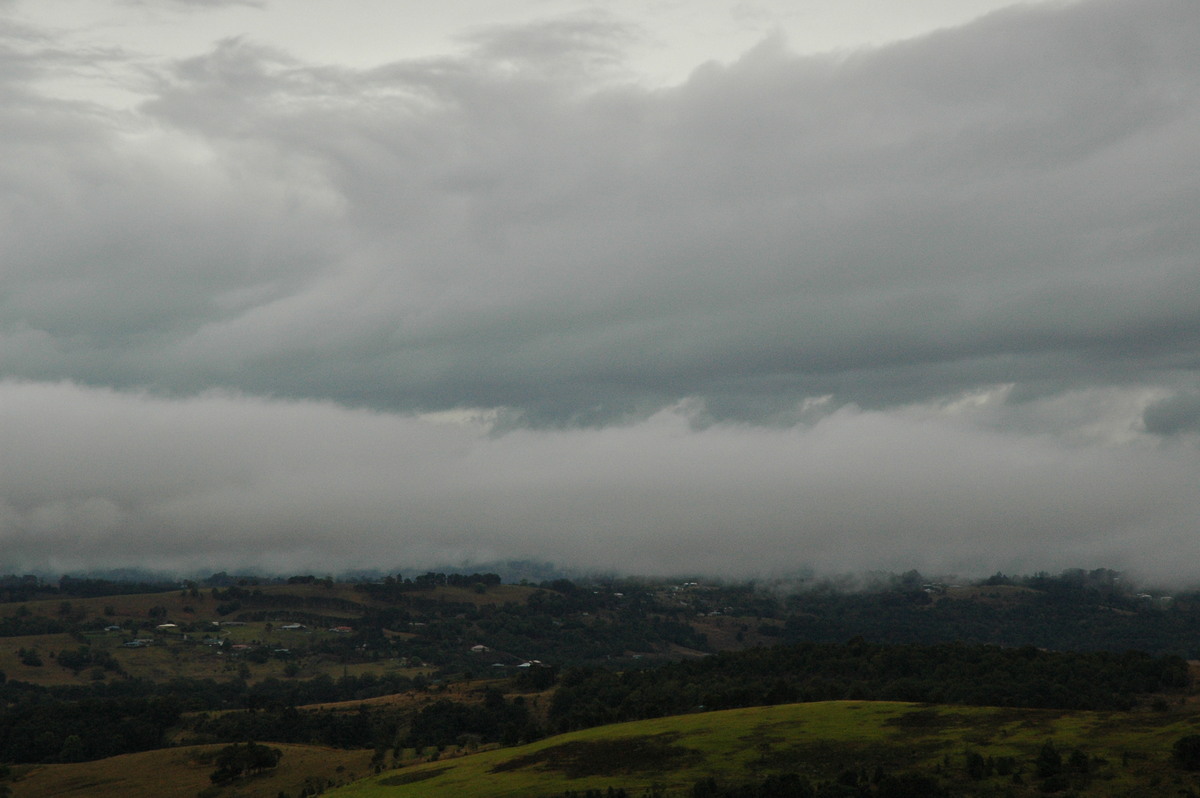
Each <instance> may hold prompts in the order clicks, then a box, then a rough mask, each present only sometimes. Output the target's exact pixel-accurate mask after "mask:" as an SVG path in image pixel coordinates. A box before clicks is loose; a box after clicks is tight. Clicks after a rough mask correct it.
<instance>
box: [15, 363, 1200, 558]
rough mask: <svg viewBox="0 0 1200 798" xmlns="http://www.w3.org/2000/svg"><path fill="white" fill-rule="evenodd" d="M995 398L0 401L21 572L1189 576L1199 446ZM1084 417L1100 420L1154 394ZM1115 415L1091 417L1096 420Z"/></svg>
mask: <svg viewBox="0 0 1200 798" xmlns="http://www.w3.org/2000/svg"><path fill="white" fill-rule="evenodd" d="M1004 393H1005V392H1004V391H1003V390H1000V391H996V392H992V393H989V394H980V395H976V396H973V397H968V398H966V399H965V400H964V401H962V402H959V403H956V404H951V405H943V406H940V407H929V406H914V407H909V408H905V409H903V410H895V411H892V412H888V413H884V412H879V411H862V410H856V409H852V408H843V409H841V410H838V411H836V412H834V413H832V414H829V415H827V416H825V417H823V418H821V419H820V420H819V421H817V422H815V423H813V424H811V425H797V426H795V427H793V428H791V429H788V430H784V431H781V430H778V429H773V428H769V427H763V426H759V425H746V424H715V425H710V426H708V427H706V428H705V429H703V430H697V429H695V427H694V425H693V424H692V423H691V422H692V419H691V418H690V416H691V415H692V413H691V411H690V410H689V408H687V407H686V406H683V407H675V408H671V409H667V410H663V411H660V412H659V413H656V414H655V415H653V416H651V417H649V418H647V419H645V420H643V421H640V422H638V423H636V424H632V425H627V426H622V427H616V428H609V429H603V430H596V429H571V430H555V431H548V430H515V431H512V432H510V433H508V434H504V435H500V436H496V435H492V434H489V427H488V425H487V424H486V423H483V422H479V421H469V420H462V421H459V422H456V423H450V422H448V421H446V420H445V419H440V420H433V419H429V418H415V417H402V416H397V415H393V414H386V413H376V412H372V411H365V410H349V409H346V408H343V407H340V406H338V405H334V404H331V403H314V402H301V403H281V402H269V401H264V400H261V399H253V398H246V397H239V396H232V395H226V394H210V395H204V396H200V397H196V398H192V399H187V400H164V399H160V398H155V397H153V396H150V395H146V394H130V393H125V392H115V391H111V390H107V389H94V388H81V387H79V386H76V385H72V384H67V383H60V384H45V383H11V382H10V383H4V384H0V407H3V417H2V418H0V421H2V427H0V428H2V429H3V440H0V478H2V484H3V486H4V489H3V502H2V503H0V524H3V528H4V530H5V547H4V555H5V558H6V559H7V564H8V565H9V566H10V567H14V566H19V567H20V568H24V569H29V568H40V569H47V570H64V569H75V568H81V567H86V566H89V565H96V564H99V563H104V564H107V565H124V566H133V565H137V566H143V567H159V568H196V569H201V570H202V569H204V568H205V567H206V566H207V567H211V566H212V564H213V563H221V564H223V565H225V566H229V567H239V566H240V567H255V568H261V569H266V570H270V571H277V572H285V573H290V572H300V571H308V570H313V569H316V570H330V569H336V568H350V567H381V568H385V569H389V568H398V569H403V568H410V569H415V568H418V567H421V566H423V565H426V564H434V563H450V564H455V563H464V564H469V563H472V562H486V561H489V560H492V559H495V558H504V557H512V556H518V555H521V554H524V555H526V556H529V555H536V556H538V557H540V558H544V559H549V560H551V561H555V562H560V563H569V564H572V565H575V566H578V567H585V568H598V569H615V570H626V571H627V570H631V569H636V570H639V571H641V572H653V573H679V572H700V573H721V574H739V575H744V574H761V573H786V572H788V571H793V570H797V569H803V568H809V567H811V568H817V569H820V570H837V569H846V568H875V569H877V568H888V567H896V566H897V565H898V564H904V565H905V566H908V567H919V568H922V569H925V570H926V571H932V572H945V571H958V572H968V573H979V572H984V571H988V570H990V569H995V568H1003V569H1007V570H1010V571H1011V570H1015V569H1021V568H1026V569H1029V568H1034V569H1037V568H1055V567H1068V566H1076V565H1080V564H1082V565H1090V566H1094V567H1099V566H1100V565H1101V564H1104V565H1106V566H1113V565H1116V566H1120V567H1131V568H1134V569H1135V570H1136V569H1141V570H1142V571H1143V572H1144V573H1149V574H1154V575H1158V576H1162V575H1170V576H1174V577H1184V576H1186V575H1187V573H1186V567H1187V566H1186V563H1188V562H1189V561H1190V560H1191V559H1192V558H1193V557H1194V556H1195V555H1197V554H1200V543H1198V542H1197V541H1196V539H1195V536H1194V535H1191V534H1190V527H1189V524H1190V523H1191V519H1193V518H1195V516H1196V512H1197V510H1200V499H1198V498H1197V496H1196V494H1195V491H1193V490H1191V489H1190V488H1191V486H1193V485H1194V475H1195V473H1196V468H1197V467H1198V466H1200V452H1197V450H1196V448H1195V447H1194V446H1184V445H1170V446H1164V445H1162V444H1157V445H1149V444H1148V442H1147V441H1145V440H1134V441H1124V442H1121V441H1113V440H1102V439H1100V438H1099V437H1098V435H1099V434H1100V433H1098V432H1097V431H1096V430H1094V429H1089V428H1087V426H1086V425H1083V426H1081V427H1078V428H1076V429H1075V435H1074V439H1073V440H1066V439H1064V438H1063V437H1054V436H1048V435H1046V434H1045V433H1044V432H1041V431H1039V430H1038V429H1037V424H1036V423H1034V422H1033V419H1034V418H1035V417H1038V416H1040V417H1041V418H1042V423H1043V424H1044V425H1053V426H1055V427H1056V428H1059V429H1061V428H1062V427H1063V418H1062V415H1063V408H1062V407H1055V406H1054V405H1055V402H1053V401H1043V402H1038V403H1034V406H1030V407H1026V408H1025V409H1024V410H1023V411H1022V413H1021V415H1022V416H1023V417H1024V419H1025V426H1026V427H1027V429H1026V430H1024V431H1020V432H1018V431H1015V430H1014V424H1013V422H1012V419H1011V418H1010V416H1011V411H1010V410H1009V409H1007V408H1006V405H1005V398H1006V397H1005V396H1004ZM1111 398H1112V397H1111V396H1109V395H1107V394H1104V395H1100V396H1090V397H1089V396H1073V397H1070V398H1069V401H1068V404H1069V405H1071V406H1072V407H1077V406H1079V405H1087V404H1089V403H1091V404H1092V406H1093V407H1092V409H1093V411H1097V412H1093V413H1090V414H1079V415H1081V416H1083V417H1085V418H1086V419H1088V420H1094V419H1095V418H1096V417H1097V416H1110V417H1111V419H1110V421H1111V422H1112V426H1113V427H1114V428H1115V427H1116V426H1117V425H1116V423H1115V422H1116V421H1117V420H1118V419H1124V420H1126V421H1129V420H1130V417H1131V414H1132V413H1134V412H1136V408H1137V406H1138V405H1139V403H1140V402H1144V401H1145V399H1144V398H1143V397H1125V398H1126V401H1125V402H1119V403H1112V402H1111ZM1100 405H1104V407H1100Z"/></svg>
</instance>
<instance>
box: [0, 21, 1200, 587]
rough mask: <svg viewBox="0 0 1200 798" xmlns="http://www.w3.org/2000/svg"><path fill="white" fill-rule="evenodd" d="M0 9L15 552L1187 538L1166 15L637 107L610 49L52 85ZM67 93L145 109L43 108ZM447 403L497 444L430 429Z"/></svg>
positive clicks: (771, 73) (777, 43) (618, 44)
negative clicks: (96, 92) (92, 92)
mask: <svg viewBox="0 0 1200 798" xmlns="http://www.w3.org/2000/svg"><path fill="white" fill-rule="evenodd" d="M184 5H190V6H191V8H190V9H189V10H188V13H189V14H197V13H204V11H203V6H204V5H208V4H201V3H188V4H184ZM259 5H262V8H263V13H269V12H270V9H269V6H268V5H266V4H259ZM4 8H5V6H3V5H0V100H2V102H0V152H2V153H3V154H4V158H3V159H0V231H2V234H0V262H2V263H3V270H2V272H0V376H3V377H4V378H6V379H7V380H8V381H7V382H4V383H2V384H0V394H2V395H3V402H4V404H3V405H0V413H3V415H4V419H3V422H4V425H5V426H4V432H3V434H4V436H5V437H6V438H8V440H7V441H6V446H5V447H4V452H3V454H0V457H2V458H3V463H2V466H0V467H3V469H4V475H5V478H4V480H3V484H2V485H0V508H3V513H2V514H0V536H2V539H3V540H4V551H5V553H6V555H7V556H8V557H9V558H10V559H11V560H12V562H13V563H15V564H22V563H28V564H36V563H39V562H40V563H50V562H61V563H63V564H66V563H69V562H76V561H78V562H95V561H97V560H109V559H111V560H112V561H113V562H117V561H121V562H126V561H129V560H131V559H133V560H135V561H138V562H151V561H153V562H156V563H163V564H169V563H185V562H186V563H196V562H198V561H200V560H203V559H205V558H209V559H221V558H226V559H229V560H237V561H240V562H247V563H251V562H253V563H259V564H276V565H280V566H283V565H286V566H287V567H292V565H293V564H294V565H296V566H297V567H299V566H301V565H308V566H309V567H314V566H311V565H309V564H312V563H327V562H337V563H345V564H347V565H350V564H356V563H364V562H376V561H377V560H376V552H377V551H378V550H379V549H381V548H385V549H386V548H389V547H394V549H395V551H396V555H395V560H396V561H397V562H402V561H417V560H420V561H422V562H433V561H444V560H445V559H446V558H458V559H463V558H489V557H493V556H496V557H506V556H530V555H538V556H548V557H553V558H558V559H560V560H562V561H564V562H580V563H586V564H588V565H595V566H602V567H641V566H643V565H650V566H653V567H655V568H658V569H670V568H673V567H679V568H688V569H703V568H711V569H725V570H734V571H739V572H750V571H753V570H755V569H756V568H767V567H782V566H783V565H784V564H787V565H789V566H790V565H796V566H799V565H802V564H804V563H815V564H819V565H821V566H824V567H860V566H861V567H888V566H889V565H891V566H894V567H896V568H907V567H920V566H922V565H925V566H929V567H947V568H950V567H953V568H969V569H979V570H990V569H994V568H999V567H1013V566H1014V565H1021V564H1026V563H1027V564H1028V565H1029V566H1030V567H1034V568H1041V567H1048V565H1049V564H1050V563H1051V562H1053V563H1055V564H1062V565H1075V564H1084V565H1096V566H1100V565H1106V566H1107V565H1130V566H1141V567H1144V568H1146V569H1148V570H1154V571H1161V570H1170V569H1173V568H1174V567H1175V566H1174V563H1176V562H1178V561H1179V560H1178V559H1177V558H1176V555H1175V554H1172V553H1168V552H1171V551H1172V549H1173V548H1174V547H1178V546H1184V547H1185V548H1187V549H1188V550H1190V548H1191V545H1190V544H1188V543H1186V540H1187V535H1188V534H1189V533H1190V532H1191V531H1193V529H1194V524H1193V522H1192V521H1191V520H1190V519H1193V518H1195V517H1196V516H1195V513H1194V510H1195V509H1196V508H1195V507H1194V502H1193V501H1192V500H1191V499H1190V498H1188V497H1187V496H1186V494H1187V493H1188V492H1194V491H1193V490H1192V488H1194V484H1195V480H1196V476H1197V473H1198V471H1197V468H1196V466H1197V462H1196V457H1197V453H1196V450H1195V442H1196V439H1195V435H1196V432H1197V431H1198V430H1200V423H1198V422H1197V418H1200V410H1198V405H1197V399H1196V397H1197V396H1200V384H1198V383H1200V381H1198V380H1197V371H1196V369H1197V365H1198V356H1197V353H1198V351H1200V346H1198V344H1200V231H1198V229H1197V226H1196V224H1195V218H1194V217H1195V210H1196V208H1197V207H1198V206H1200V202H1198V201H1200V166H1198V165H1200V144H1198V142H1200V102H1198V100H1200V51H1198V50H1197V48H1196V47H1195V42H1196V41H1197V40H1200V15H1197V14H1196V13H1195V9H1194V7H1193V6H1192V4H1191V3H1190V2H1188V0H1139V1H1138V2H1131V1H1130V0H1088V1H1087V2H1077V3H1070V4H1048V5H1041V6H1014V7H1013V8H1011V9H1007V10H1003V11H1000V12H997V13H993V14H990V15H988V16H986V17H983V18H981V19H979V20H977V21H975V22H973V23H971V24H969V25H965V26H960V27H955V28H949V29H945V30H942V31H938V32H936V33H933V34H930V35H926V36H922V37H919V38H915V39H910V40H906V41H903V42H896V43H892V44H889V45H887V46H882V47H877V48H872V49H867V50H861V51H855V52H848V53H838V54H831V55H825V56H799V55H796V54H794V53H792V52H791V51H789V49H788V47H787V44H786V42H785V41H784V40H782V39H781V38H771V39H767V40H765V41H763V42H762V43H761V44H760V45H759V46H758V47H756V48H754V49H753V50H751V51H749V52H747V53H745V54H744V56H743V57H741V58H740V59H739V60H738V61H736V62H735V63H730V64H724V65H723V64H717V63H710V64H706V65H703V66H701V67H699V68H697V69H696V71H695V72H694V73H693V74H692V75H691V76H690V77H689V79H688V80H686V81H685V82H682V83H680V84H678V85H673V86H667V87H654V88H651V87H647V86H644V85H641V84H639V83H637V82H636V81H631V80H630V78H629V75H628V74H627V71H626V70H625V69H624V66H623V60H622V59H623V53H624V52H626V50H627V49H628V48H629V47H631V46H633V43H634V42H636V41H637V39H638V37H639V36H640V35H642V33H641V32H640V31H639V29H638V28H637V26H636V25H635V24H633V23H631V22H627V21H624V20H622V19H619V18H616V17H611V16H604V17H598V16H586V15H582V16H581V15H574V16H568V17H560V18H547V19H544V20H541V21H538V22H535V23H531V24H527V25H520V26H505V27H493V28H487V29H481V30H477V31H475V32H474V33H473V34H472V35H471V36H470V37H469V38H468V39H466V40H464V41H465V42H466V45H467V49H466V50H464V51H463V52H462V53H461V54H458V55H453V56H445V57H441V58H426V59H420V60H398V61H395V62H393V63H389V64H386V65H383V66H380V67H377V68H371V69H355V68H350V67H346V66H339V65H337V64H319V63H311V62H306V61H303V60H301V59H299V58H298V57H296V56H294V55H292V54H290V53H288V52H286V51H283V50H280V49H277V48H272V47H268V46H266V45H263V44H261V43H258V42H256V41H254V40H250V39H246V38H229V39H225V40H223V41H221V42H218V43H216V44H215V45H214V46H213V47H212V48H211V49H210V50H208V51H206V52H203V53H200V54H191V55H188V56H187V57H183V58H178V59H174V60H171V61H167V62H162V61H153V60H146V59H144V58H141V57H140V56H138V55H137V54H136V53H130V52H125V51H122V50H120V49H119V48H108V49H104V48H97V49H96V50H95V51H93V52H83V53H80V52H77V51H75V50H72V49H70V48H66V47H64V46H62V45H61V42H59V41H58V40H57V39H56V38H55V37H56V34H55V32H54V31H50V30H41V29H35V28H31V27H29V26H21V25H18V24H16V23H15V22H14V21H12V20H5V19H4V17H3V16H2V15H3V14H4V13H5V12H4ZM80 80H83V81H93V82H95V83H97V84H100V83H105V84H107V85H109V87H110V88H111V87H114V86H118V87H119V88H120V91H122V92H124V93H126V95H128V94H133V95H135V96H137V97H139V98H140V99H139V101H138V102H137V103H136V105H135V107H133V108H127V109H122V108H118V107H116V106H113V105H112V104H106V103H104V102H100V101H87V100H80V99H77V98H75V99H64V97H63V95H61V93H56V91H55V87H56V86H59V85H62V84H63V83H64V82H66V81H80ZM214 391H216V392H218V393H213V392H214ZM964 397H967V398H964ZM969 397H985V398H984V399H982V400H980V401H981V402H982V404H981V405H979V407H981V408H985V409H984V410H981V409H979V408H976V409H975V410H972V411H971V412H970V413H968V414H967V415H966V416H965V417H964V416H963V415H962V413H963V412H965V411H962V407H965V406H966V405H964V404H963V403H964V402H966V403H967V405H969V404H970V401H973V400H969V399H968V398H969ZM454 411H464V412H465V411H471V412H478V411H485V412H486V414H487V417H488V418H492V419H495V421H494V423H493V424H492V425H491V426H490V427H488V428H487V429H484V428H482V427H474V426H466V427H460V426H445V425H437V424H432V423H431V422H429V421H427V420H422V418H428V417H429V416H428V414H431V413H439V412H441V413H445V412H454ZM421 414H425V415H424V416H422V415H421ZM964 418H966V419H968V420H964ZM1189 486H1190V487H1189ZM131 552H137V555H136V557H133V558H131V557H130V553H131ZM1085 561H1086V562H1085ZM1118 561H1119V562H1118Z"/></svg>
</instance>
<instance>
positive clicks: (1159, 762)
mask: <svg viewBox="0 0 1200 798" xmlns="http://www.w3.org/2000/svg"><path fill="white" fill-rule="evenodd" d="M1198 730H1200V715H1197V714H1196V713H1195V712H1194V711H1193V710H1191V709H1190V708H1182V707H1181V708H1178V709H1176V710H1171V711H1167V712H1151V711H1146V712H1137V713H1097V712H1062V711H1045V710H1024V709H1022V710H1017V709H999V708H980V707H960V706H954V707H950V706H931V705H920V704H906V703H892V702H855V701H839V702H828V703H818V704H789V705H784V706H775V707H759V708H749V709H735V710H728V711H722V712H707V713H697V714H693V715H686V716H679V717H670V718H660V719H656V720H649V721H638V722H634V723H624V724H619V725H613V726H604V727H600V728H594V729H589V730H585V731H581V732H575V733H571V734H566V735H560V736H557V737H552V738H548V739H545V740H542V741H539V742H537V743H534V744H532V745H526V746H522V747H519V748H510V749H503V750H495V751H488V752H484V753H479V754H474V755H469V756H464V757H461V758H452V759H443V760H440V761H434V762H428V763H423V764H418V765H412V766H409V767H405V768H401V769H397V770H390V771H387V772H385V773H383V774H380V775H378V776H373V777H370V778H367V779H365V780H363V781H360V782H357V783H355V784H352V785H349V786H346V787H342V788H340V789H337V790H334V791H331V792H330V793H328V795H330V796H336V798H384V797H385V796H386V798H408V796H413V798H415V797H416V796H421V798H485V796H486V798H502V797H503V796H513V798H517V797H518V796H519V797H520V798H535V797H536V796H560V795H563V794H564V793H565V792H566V791H575V792H577V793H580V794H582V793H584V792H585V791H587V790H600V791H602V792H604V791H607V789H608V788H609V787H612V788H614V789H617V788H624V789H625V790H626V791H627V792H628V794H629V795H631V796H641V795H643V794H644V793H645V792H646V791H647V789H649V788H652V787H653V786H654V785H658V787H659V789H660V793H659V794H662V795H680V796H682V795H689V796H690V795H691V794H692V787H693V785H694V784H695V783H696V782H697V781H699V780H701V779H706V778H709V777H712V778H714V779H715V780H716V782H717V783H718V784H721V785H737V784H741V783H748V782H760V781H762V780H763V778H764V777H766V776H768V775H771V774H780V773H788V772H793V773H797V774H800V775H802V776H804V777H805V778H807V779H808V780H809V781H811V782H812V783H813V784H814V785H818V784H821V783H825V782H832V781H834V780H836V779H837V778H838V777H839V775H840V774H843V773H844V772H846V771H850V772H852V773H855V774H861V775H862V776H863V777H864V778H865V779H867V780H869V779H870V778H871V776H872V775H874V774H876V773H877V772H878V769H882V771H883V772H884V773H886V774H901V773H921V774H925V775H929V776H932V777H934V778H936V779H937V780H938V782H939V783H941V784H942V785H944V786H945V787H946V788H948V789H949V790H950V794H951V795H970V796H974V795H978V796H993V795H995V796H1002V795H1011V796H1014V798H1016V797H1017V796H1025V795H1030V796H1032V795H1043V794H1046V793H1047V791H1048V790H1051V791H1054V792H1058V793H1060V794H1064V795H1066V794H1075V795H1079V796H1085V795H1086V796H1126V797H1128V798H1136V796H1163V795H1179V794H1181V791H1185V790H1188V789H1195V788H1196V786H1197V784H1200V780H1198V779H1197V777H1196V776H1195V775H1193V774H1189V773H1186V772H1184V771H1182V770H1179V769H1178V768H1176V767H1175V766H1174V765H1173V764H1172V763H1171V758H1170V754H1171V747H1172V745H1173V743H1174V742H1175V741H1176V740H1177V739H1179V738H1180V737H1183V736H1186V735H1189V734H1193V733H1196V732H1197V731H1198ZM1047 742H1050V743H1051V744H1052V746H1053V748H1054V750H1055V751H1056V752H1057V753H1058V755H1059V756H1060V757H1061V768H1060V773H1059V775H1058V776H1057V777H1055V778H1052V779H1047V778H1045V777H1044V776H1042V775H1039V773H1038V769H1039V764H1038V762H1039V755H1041V753H1042V751H1043V749H1044V747H1045V745H1046V743H1047ZM972 754H974V755H977V758H976V759H975V768H976V770H975V773H974V774H972V773H971V772H970V767H969V759H970V758H971V757H970V755H972ZM973 775H974V776H975V778H973V777H972V776H973ZM1182 794H1187V793H1186V792H1183V793H1182Z"/></svg>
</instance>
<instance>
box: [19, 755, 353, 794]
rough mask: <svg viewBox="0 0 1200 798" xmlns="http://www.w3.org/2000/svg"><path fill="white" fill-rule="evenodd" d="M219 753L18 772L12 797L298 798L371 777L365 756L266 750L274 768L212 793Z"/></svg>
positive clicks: (137, 757)
mask: <svg viewBox="0 0 1200 798" xmlns="http://www.w3.org/2000/svg"><path fill="white" fill-rule="evenodd" d="M223 747H224V746H222V745H200V746H190V747H186V748H167V749H163V750H160V751H146V752H143V753H140V754H126V755H124V756H117V757H113V758H111V759H101V760H99V761H96V762H81V763H79V764H71V765H37V766H34V767H32V768H30V769H28V770H25V769H24V768H22V769H21V770H22V771H24V772H22V773H18V778H17V780H16V781H15V783H14V784H13V794H14V795H17V796H20V798H50V796H56V797H58V798H70V797H71V796H78V798H173V797H174V796H179V797H180V798H184V797H185V796H186V798H196V796H197V795H198V794H200V793H201V792H202V791H209V792H210V793H211V794H212V795H213V796H214V797H216V796H234V795H237V796H241V797H242V798H276V796H278V795H279V793H280V792H286V793H288V794H289V795H299V793H300V790H301V789H302V788H303V786H304V783H305V779H319V780H320V781H321V783H322V784H328V783H330V782H332V783H334V784H345V783H348V782H350V781H353V780H354V779H356V778H362V777H364V776H366V775H368V774H369V773H370V772H371V771H370V761H371V752H370V751H343V750H340V749H336V748H320V747H316V746H306V745H287V744H271V747H273V748H278V749H279V750H281V751H282V752H283V758H282V759H281V760H280V762H279V766H278V767H277V768H275V769H274V770H272V771H269V772H267V773H263V774H261V775H258V776H254V777H251V778H248V779H243V780H240V781H238V782H236V783H235V784H232V785H229V786H228V787H224V788H221V789H219V790H217V789H215V788H213V787H212V782H211V781H210V780H209V774H210V773H212V772H213V770H214V769H215V768H214V766H213V764H212V756H213V755H214V754H215V752H217V751H219V750H220V749H221V748H223Z"/></svg>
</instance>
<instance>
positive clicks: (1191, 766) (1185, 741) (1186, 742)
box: [1171, 734, 1200, 770]
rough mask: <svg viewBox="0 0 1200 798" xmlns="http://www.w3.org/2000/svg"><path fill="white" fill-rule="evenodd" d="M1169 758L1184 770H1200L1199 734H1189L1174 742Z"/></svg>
mask: <svg viewBox="0 0 1200 798" xmlns="http://www.w3.org/2000/svg"><path fill="white" fill-rule="evenodd" d="M1171 758H1172V759H1173V760H1174V761H1175V764H1176V765H1178V766H1179V767H1181V768H1183V769H1184V770H1200V734H1189V735H1188V736H1187V737H1180V738H1179V739H1178V740H1176V741H1175V745H1174V746H1173V748H1172V749H1171Z"/></svg>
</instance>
